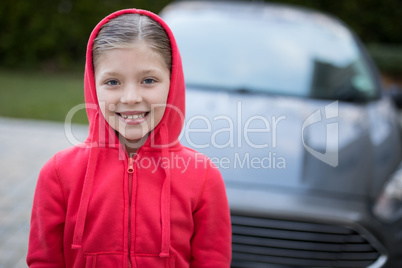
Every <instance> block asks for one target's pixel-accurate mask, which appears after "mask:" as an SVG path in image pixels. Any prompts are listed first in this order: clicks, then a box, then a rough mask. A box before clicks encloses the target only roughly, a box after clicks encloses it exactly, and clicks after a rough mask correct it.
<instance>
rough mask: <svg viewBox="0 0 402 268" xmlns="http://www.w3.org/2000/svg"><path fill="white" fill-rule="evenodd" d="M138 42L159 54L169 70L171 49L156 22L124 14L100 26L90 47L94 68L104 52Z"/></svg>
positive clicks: (136, 15) (161, 28) (167, 39)
mask: <svg viewBox="0 0 402 268" xmlns="http://www.w3.org/2000/svg"><path fill="white" fill-rule="evenodd" d="M139 41H144V42H145V43H146V44H147V45H149V46H150V48H151V49H152V50H154V51H155V52H157V53H159V54H160V55H161V56H162V58H163V59H164V61H165V63H166V66H167V68H168V69H169V70H170V69H171V65H172V48H171V46H170V40H169V37H168V35H167V33H166V32H165V30H164V29H163V27H162V26H161V25H160V24H159V23H158V22H156V21H154V20H153V19H151V18H150V17H148V16H144V15H139V14H124V15H121V16H119V17H117V18H114V19H111V20H110V21H109V22H107V23H106V24H104V25H102V27H101V29H100V31H99V33H98V35H97V37H96V38H95V40H94V43H93V47H92V57H93V65H94V67H95V66H96V65H97V63H98V61H99V57H100V56H101V55H102V54H103V53H104V52H105V51H108V50H111V49H116V48H129V47H131V46H132V44H133V43H135V42H139Z"/></svg>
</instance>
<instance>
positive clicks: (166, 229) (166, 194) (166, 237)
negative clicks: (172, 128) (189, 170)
mask: <svg viewBox="0 0 402 268" xmlns="http://www.w3.org/2000/svg"><path fill="white" fill-rule="evenodd" d="M160 134H161V141H162V157H163V158H165V159H169V149H168V142H169V139H168V132H167V126H166V123H162V126H161V129H160ZM163 170H164V171H165V180H164V182H163V186H162V193H161V219H162V243H161V252H160V253H159V257H165V258H166V257H169V249H170V165H168V166H167V167H165V168H164V169H163Z"/></svg>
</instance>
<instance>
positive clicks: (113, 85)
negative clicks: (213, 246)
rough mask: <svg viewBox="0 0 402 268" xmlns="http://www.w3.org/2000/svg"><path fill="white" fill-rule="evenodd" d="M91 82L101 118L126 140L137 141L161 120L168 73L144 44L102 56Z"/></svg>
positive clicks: (161, 59) (114, 50)
mask: <svg viewBox="0 0 402 268" xmlns="http://www.w3.org/2000/svg"><path fill="white" fill-rule="evenodd" d="M95 82H96V92H97V96H98V102H99V104H100V107H101V111H102V114H103V116H104V117H105V119H106V121H107V122H108V124H109V125H110V126H111V127H112V128H113V129H114V130H116V131H117V132H119V133H120V134H121V135H122V136H123V137H124V138H125V139H126V140H128V141H131V142H136V141H139V140H141V139H142V138H143V137H145V136H146V135H147V134H148V133H149V132H151V131H152V130H153V129H154V128H155V127H156V126H157V125H158V123H159V122H160V121H161V119H162V117H163V114H164V111H165V107H166V101H167V96H168V92H169V86H170V70H169V68H168V67H167V66H166V63H165V61H164V60H163V58H162V56H161V55H160V54H159V53H156V52H155V51H154V50H153V49H152V48H151V47H149V45H148V44H147V43H145V42H144V41H137V42H134V43H133V44H132V45H130V46H129V47H127V48H116V49H111V50H109V51H106V52H105V53H103V54H102V55H101V56H100V58H99V60H98V61H97V65H96V66H95ZM108 107H109V108H108ZM110 107H112V108H113V109H111V108H110Z"/></svg>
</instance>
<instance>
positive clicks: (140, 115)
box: [120, 113, 147, 120]
mask: <svg viewBox="0 0 402 268" xmlns="http://www.w3.org/2000/svg"><path fill="white" fill-rule="evenodd" d="M146 114H147V113H142V114H133V115H129V114H120V116H121V117H123V118H124V119H131V120H134V119H138V118H144V117H145V116H146Z"/></svg>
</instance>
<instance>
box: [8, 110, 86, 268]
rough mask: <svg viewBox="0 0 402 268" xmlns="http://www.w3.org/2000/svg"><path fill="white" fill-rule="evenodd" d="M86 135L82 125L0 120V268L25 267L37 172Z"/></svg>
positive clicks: (82, 139)
mask: <svg viewBox="0 0 402 268" xmlns="http://www.w3.org/2000/svg"><path fill="white" fill-rule="evenodd" d="M65 130H67V134H66V131H65ZM87 133H88V127H87V126H85V125H73V126H71V127H69V126H67V127H65V126H64V124H63V123H57V122H48V121H38V120H27V119H11V118H5V117H0V268H20V267H27V265H26V262H25V259H26V255H27V249H28V237H29V227H30V217H31V209H32V200H33V195H34V191H35V185H36V180H37V178H38V174H39V171H40V169H41V168H42V166H43V165H44V164H45V163H46V161H47V160H49V159H50V158H51V157H52V156H53V155H54V154H55V153H56V152H57V151H60V150H62V149H64V148H67V147H70V146H72V143H74V142H77V141H84V140H85V137H86V135H87ZM69 134H72V136H71V135H69ZM71 142H72V143H71Z"/></svg>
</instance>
